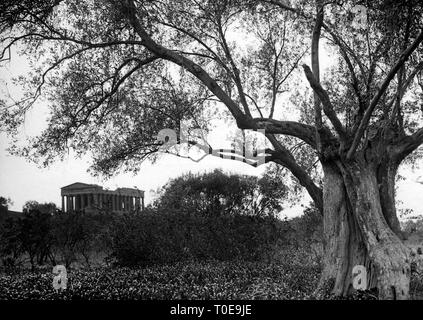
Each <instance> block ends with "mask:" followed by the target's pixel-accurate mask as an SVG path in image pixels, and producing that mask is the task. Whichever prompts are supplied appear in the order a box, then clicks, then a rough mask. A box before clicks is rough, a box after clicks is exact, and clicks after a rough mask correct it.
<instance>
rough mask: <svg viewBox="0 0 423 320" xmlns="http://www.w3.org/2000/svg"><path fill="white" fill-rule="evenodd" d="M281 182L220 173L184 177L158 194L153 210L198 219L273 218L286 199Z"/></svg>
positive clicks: (284, 189) (217, 171)
mask: <svg viewBox="0 0 423 320" xmlns="http://www.w3.org/2000/svg"><path fill="white" fill-rule="evenodd" d="M286 193H287V190H286V186H285V185H284V183H283V181H282V180H279V179H272V178H270V177H269V176H268V175H264V176H263V177H262V178H257V177H254V176H246V175H244V176H243V175H234V174H232V175H228V174H225V173H223V172H222V171H221V170H217V169H216V170H215V171H213V172H210V173H204V174H197V175H194V174H185V175H183V176H181V177H178V178H176V179H173V180H171V181H170V182H168V184H167V185H165V186H164V187H163V188H162V190H161V195H160V197H159V199H158V200H157V201H156V203H155V206H156V207H158V208H159V209H160V210H162V211H172V210H177V211H178V210H185V211H188V212H195V213H196V214H199V215H210V214H219V215H236V214H241V215H252V216H269V215H270V216H274V215H277V214H278V213H279V212H280V211H281V209H282V202H283V201H284V200H285V197H286Z"/></svg>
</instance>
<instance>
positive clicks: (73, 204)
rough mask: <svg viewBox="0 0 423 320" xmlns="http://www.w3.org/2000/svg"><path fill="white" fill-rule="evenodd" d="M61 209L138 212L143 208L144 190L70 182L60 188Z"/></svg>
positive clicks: (66, 210)
mask: <svg viewBox="0 0 423 320" xmlns="http://www.w3.org/2000/svg"><path fill="white" fill-rule="evenodd" d="M61 195H62V211H63V212H70V211H85V212H101V211H110V212H117V213H120V212H138V211H141V210H144V191H142V190H138V189H133V188H117V189H116V190H105V189H103V187H102V186H99V185H96V184H86V183H81V182H76V183H72V184H70V185H68V186H65V187H63V188H61Z"/></svg>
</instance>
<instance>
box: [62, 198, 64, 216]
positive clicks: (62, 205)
mask: <svg viewBox="0 0 423 320" xmlns="http://www.w3.org/2000/svg"><path fill="white" fill-rule="evenodd" d="M62 212H65V196H62Z"/></svg>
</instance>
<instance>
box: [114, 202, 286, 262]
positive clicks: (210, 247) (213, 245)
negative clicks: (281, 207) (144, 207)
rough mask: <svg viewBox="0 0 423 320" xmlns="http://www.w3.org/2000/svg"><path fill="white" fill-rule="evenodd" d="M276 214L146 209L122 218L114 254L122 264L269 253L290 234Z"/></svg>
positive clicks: (257, 256)
mask: <svg viewBox="0 0 423 320" xmlns="http://www.w3.org/2000/svg"><path fill="white" fill-rule="evenodd" d="M283 228H284V226H283V225H282V223H281V222H280V221H279V220H277V219H275V218H272V217H259V216H243V215H239V214H238V215H230V216H228V215H227V216H225V215H219V214H218V213H217V214H213V215H207V216H204V215H199V214H196V213H192V212H186V211H173V212H163V211H160V210H150V211H146V212H144V213H143V214H141V215H135V216H134V215H126V216H123V217H121V219H118V220H116V222H115V225H114V226H113V230H114V232H113V233H112V257H113V258H114V259H115V261H116V263H117V264H118V265H121V266H137V265H152V264H162V263H169V262H176V261H184V260H191V259H194V260H208V259H216V260H221V261H228V260H235V259H243V260H246V261H251V260H253V261H259V260H262V259H264V258H266V257H267V256H268V255H269V254H270V252H271V251H272V249H273V247H274V246H275V245H276V243H277V242H278V241H279V240H280V239H281V238H282V237H283V236H284V235H283V232H282V231H283Z"/></svg>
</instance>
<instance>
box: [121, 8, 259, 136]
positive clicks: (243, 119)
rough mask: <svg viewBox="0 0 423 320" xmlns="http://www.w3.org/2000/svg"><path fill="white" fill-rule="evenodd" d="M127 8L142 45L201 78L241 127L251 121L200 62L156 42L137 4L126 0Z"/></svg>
mask: <svg viewBox="0 0 423 320" xmlns="http://www.w3.org/2000/svg"><path fill="white" fill-rule="evenodd" d="M125 4H126V8H125V9H126V10H124V12H123V13H124V14H125V15H126V17H127V18H128V20H129V22H130V23H131V25H132V27H133V28H134V30H135V32H136V33H137V34H138V35H139V36H140V37H141V39H142V41H141V42H142V45H143V46H144V47H145V48H147V49H148V50H149V51H151V52H152V53H154V54H155V55H157V56H159V57H161V58H163V59H165V60H168V61H171V62H173V63H175V64H177V65H179V66H181V67H183V68H185V69H186V70H187V71H189V72H190V73H191V74H192V75H194V76H195V77H196V78H197V79H198V80H200V81H201V82H202V83H203V84H204V85H205V86H206V87H207V88H208V89H209V90H210V91H211V92H212V93H213V94H214V95H215V96H216V97H217V98H219V99H220V101H221V102H222V103H224V104H225V105H226V107H227V108H228V109H229V111H230V112H231V114H232V115H233V117H234V118H235V120H236V122H237V125H238V127H239V128H241V129H242V128H245V127H246V126H248V125H249V123H250V122H251V119H250V118H249V117H247V116H246V115H245V114H244V113H243V112H242V111H241V110H240V108H239V107H238V105H237V103H235V102H234V101H233V100H232V99H231V98H230V97H229V96H228V95H227V93H226V92H225V91H224V90H223V89H222V88H221V87H220V86H219V85H218V83H217V82H216V80H214V79H213V78H211V77H210V76H209V74H208V73H207V72H206V71H205V70H204V69H203V68H201V67H200V66H199V65H198V64H196V63H195V62H193V61H192V60H190V59H188V58H186V57H184V56H181V55H179V54H177V53H176V52H174V51H172V50H169V49H167V48H165V47H163V46H162V45H160V44H158V43H156V42H155V41H154V40H153V39H152V38H151V37H150V36H149V35H148V33H147V32H146V31H145V30H144V28H143V27H142V26H141V24H140V22H139V19H138V17H137V14H136V12H137V9H136V7H135V4H134V2H133V1H131V0H127V1H125Z"/></svg>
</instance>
